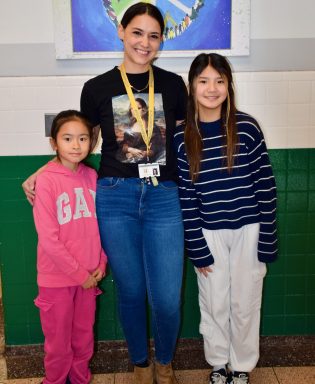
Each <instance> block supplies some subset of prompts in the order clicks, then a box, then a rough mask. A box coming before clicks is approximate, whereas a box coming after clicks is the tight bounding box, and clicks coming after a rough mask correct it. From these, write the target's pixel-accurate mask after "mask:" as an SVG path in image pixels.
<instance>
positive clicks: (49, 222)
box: [33, 176, 89, 285]
mask: <svg viewBox="0 0 315 384" xmlns="http://www.w3.org/2000/svg"><path fill="white" fill-rule="evenodd" d="M52 191H53V186H52V185H50V183H49V182H48V181H47V180H45V179H44V178H43V177H40V176H39V177H38V179H37V183H36V196H35V201H34V207H33V215H34V221H35V227H36V230H37V234H38V242H39V246H40V247H41V248H42V250H43V251H44V252H45V255H47V257H49V258H50V260H51V261H52V262H53V263H54V265H55V266H56V267H57V268H58V269H59V270H60V271H62V272H63V273H65V274H66V275H68V276H70V277H71V278H72V279H73V280H74V281H75V282H77V283H78V284H79V285H81V284H83V283H84V282H85V281H86V280H87V278H88V277H89V272H88V271H87V270H86V269H85V268H83V267H82V266H81V265H80V264H79V263H78V261H77V260H76V259H75V258H74V257H73V256H72V255H71V254H70V253H69V252H68V250H67V249H66V247H65V245H64V243H63V242H62V241H60V240H59V223H58V220H57V216H56V205H55V199H54V198H53V196H52Z"/></svg>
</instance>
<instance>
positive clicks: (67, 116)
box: [50, 109, 93, 156]
mask: <svg viewBox="0 0 315 384" xmlns="http://www.w3.org/2000/svg"><path fill="white" fill-rule="evenodd" d="M70 121H80V122H81V123H82V124H83V125H85V126H86V128H87V130H88V132H89V136H90V141H91V145H92V141H93V126H92V124H91V123H90V122H89V120H88V119H87V118H86V117H85V116H84V114H83V113H82V112H79V111H76V110H75V109H68V110H66V111H61V112H59V113H58V114H57V115H56V116H55V118H54V119H53V122H52V124H51V131H50V137H51V138H52V139H53V140H54V142H55V143H56V142H57V135H58V132H59V131H60V128H61V127H62V126H63V125H64V124H66V123H68V122H70ZM91 151H92V146H91V147H90V150H89V153H91ZM57 156H58V153H57Z"/></svg>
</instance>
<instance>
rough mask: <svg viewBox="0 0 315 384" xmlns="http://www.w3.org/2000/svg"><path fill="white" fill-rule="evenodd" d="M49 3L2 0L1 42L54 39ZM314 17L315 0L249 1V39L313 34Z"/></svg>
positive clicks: (12, 42) (0, 12)
mask: <svg viewBox="0 0 315 384" xmlns="http://www.w3.org/2000/svg"><path fill="white" fill-rule="evenodd" d="M69 1H70V0H69ZM87 1H89V0H87ZM52 4H53V0H27V1H21V0H1V1H0V44H30V43H32V44H34V43H35V44H37V43H52V42H54V28H53V6H52ZM314 20H315V5H314V0H300V1H296V0H252V1H251V38H252V39H282V38H314V37H315V23H314Z"/></svg>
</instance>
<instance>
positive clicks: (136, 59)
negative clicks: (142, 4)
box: [118, 14, 162, 73]
mask: <svg viewBox="0 0 315 384" xmlns="http://www.w3.org/2000/svg"><path fill="white" fill-rule="evenodd" d="M118 36H119V38H120V39H121V40H122V41H123V43H124V65H125V68H126V72H128V73H142V72H146V71H147V70H148V68H149V65H150V64H151V62H152V60H153V59H154V58H155V56H156V54H157V52H158V50H159V48H160V44H161V40H162V35H161V28H160V24H159V23H158V22H157V20H155V19H154V18H153V17H151V16H149V15H146V14H143V15H138V16H135V17H134V18H133V19H132V20H131V21H130V23H129V24H128V25H127V27H126V28H123V26H122V25H119V28H118Z"/></svg>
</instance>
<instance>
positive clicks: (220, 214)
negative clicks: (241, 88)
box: [174, 112, 277, 267]
mask: <svg viewBox="0 0 315 384" xmlns="http://www.w3.org/2000/svg"><path fill="white" fill-rule="evenodd" d="M236 118H237V129H238V138H239V150H238V154H237V155H236V156H235V160H234V167H233V171H232V172H231V173H228V171H227V168H226V166H224V165H223V155H222V132H221V120H218V121H215V122H211V123H202V122H201V123H200V131H201V135H202V137H203V146H204V148H203V151H202V160H201V166H200V172H199V176H198V179H197V181H196V182H195V183H192V181H191V179H190V176H189V165H188V160H187V156H186V151H185V144H184V128H185V127H184V126H183V125H182V126H179V127H178V128H177V132H176V134H175V136H174V142H175V147H176V151H177V157H178V170H179V196H180V202H181V207H182V213H183V220H184V228H185V244H186V249H187V252H188V256H189V258H190V259H191V261H192V262H193V264H194V265H195V266H196V267H205V266H208V265H211V264H213V262H214V259H213V257H212V255H211V250H209V248H208V246H207V243H206V240H205V238H204V237H203V234H202V228H205V229H209V230H216V229H238V228H241V227H242V226H244V225H247V224H252V223H260V234H259V243H258V259H259V260H260V261H262V262H271V261H274V260H275V258H276V257H277V237H276V185H275V179H274V176H273V173H272V168H271V165H270V162H269V157H268V153H267V148H266V144H265V140H264V136H263V133H262V131H261V129H260V127H259V125H258V123H257V121H256V120H255V119H254V118H253V117H251V116H250V115H248V114H245V113H242V112H237V114H236Z"/></svg>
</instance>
